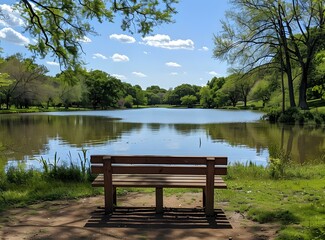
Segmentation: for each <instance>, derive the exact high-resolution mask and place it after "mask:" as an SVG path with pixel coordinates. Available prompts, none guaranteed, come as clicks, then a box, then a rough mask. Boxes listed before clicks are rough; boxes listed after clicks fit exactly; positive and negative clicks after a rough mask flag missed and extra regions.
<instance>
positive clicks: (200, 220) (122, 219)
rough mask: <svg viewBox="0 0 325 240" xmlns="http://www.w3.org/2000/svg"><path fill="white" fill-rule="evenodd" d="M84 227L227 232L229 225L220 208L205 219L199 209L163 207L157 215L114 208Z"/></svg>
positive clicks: (148, 210)
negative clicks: (208, 229) (161, 211)
mask: <svg viewBox="0 0 325 240" xmlns="http://www.w3.org/2000/svg"><path fill="white" fill-rule="evenodd" d="M85 227H95V228H96V227H100V228H102V227H113V228H147V229H148V228H150V229H152V228H159V229H162V228H168V229H200V228H212V229H231V228H232V227H231V224H230V223H229V221H228V220H227V218H226V215H225V213H224V212H223V211H222V210H221V209H215V212H214V216H212V217H207V216H206V215H205V213H204V211H203V210H202V209H193V208H165V209H164V213H163V214H157V213H156V212H155V208H148V207H141V208H139V207H133V208H130V207H118V208H116V209H115V211H114V212H113V213H112V214H110V215H105V213H104V209H100V208H99V209H97V210H96V211H94V212H92V214H91V218H90V219H89V221H88V222H87V223H86V224H85Z"/></svg>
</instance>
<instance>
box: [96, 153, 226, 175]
mask: <svg viewBox="0 0 325 240" xmlns="http://www.w3.org/2000/svg"><path fill="white" fill-rule="evenodd" d="M90 162H91V171H92V173H94V174H101V173H105V171H109V172H110V173H111V174H183V175H207V173H208V172H209V174H213V175H226V174H227V157H197V156H190V157H189V156H153V155H131V156H120V155H92V156H91V158H90ZM105 169H106V170H105Z"/></svg>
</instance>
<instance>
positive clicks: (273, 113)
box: [262, 109, 281, 123]
mask: <svg viewBox="0 0 325 240" xmlns="http://www.w3.org/2000/svg"><path fill="white" fill-rule="evenodd" d="M280 115H281V111H279V110H275V109H271V110H270V111H269V112H268V113H267V114H265V115H264V116H263V117H262V118H263V119H264V120H268V121H269V122H270V123H276V122H277V121H278V119H279V117H280Z"/></svg>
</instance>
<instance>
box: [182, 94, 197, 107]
mask: <svg viewBox="0 0 325 240" xmlns="http://www.w3.org/2000/svg"><path fill="white" fill-rule="evenodd" d="M196 102H197V98H196V96H193V95H186V96H184V97H181V103H182V105H184V106H187V107H188V108H192V107H193V106H194V105H195V104H196Z"/></svg>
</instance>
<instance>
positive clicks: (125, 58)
mask: <svg viewBox="0 0 325 240" xmlns="http://www.w3.org/2000/svg"><path fill="white" fill-rule="evenodd" d="M111 58H112V59H113V61H114V62H128V61H130V59H129V57H128V56H126V55H123V54H118V53H115V54H114V55H113V56H112V57H111Z"/></svg>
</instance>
